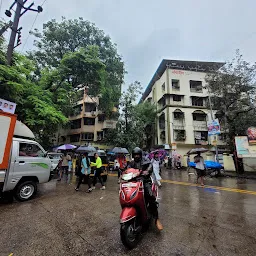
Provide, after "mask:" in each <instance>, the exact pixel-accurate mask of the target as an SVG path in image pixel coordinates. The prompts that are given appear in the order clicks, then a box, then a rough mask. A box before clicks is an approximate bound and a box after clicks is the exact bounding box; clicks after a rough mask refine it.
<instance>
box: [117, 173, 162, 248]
mask: <svg viewBox="0 0 256 256" xmlns="http://www.w3.org/2000/svg"><path fill="white" fill-rule="evenodd" d="M143 179H144V177H143V171H140V170H137V169H133V168H130V169H127V170H126V171H125V172H124V173H123V174H122V181H121V184H120V192H119V197H120V204H121V207H122V212H121V215H120V224H121V227H120V235H121V240H122V243H123V244H124V245H125V246H126V247H127V248H128V249H132V248H134V247H135V246H136V245H137V243H138V242H139V238H140V235H141V233H142V231H145V230H147V228H148V227H149V224H150V222H151V220H152V215H151V214H150V211H149V207H148V204H146V202H145V198H144V186H143ZM152 191H153V194H154V196H155V198H157V196H158V188H157V186H156V185H155V184H154V183H153V182H152Z"/></svg>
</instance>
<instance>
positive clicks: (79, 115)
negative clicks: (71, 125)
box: [68, 112, 83, 121]
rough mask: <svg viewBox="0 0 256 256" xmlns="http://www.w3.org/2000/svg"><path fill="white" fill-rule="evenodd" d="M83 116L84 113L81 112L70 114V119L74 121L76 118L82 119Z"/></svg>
mask: <svg viewBox="0 0 256 256" xmlns="http://www.w3.org/2000/svg"><path fill="white" fill-rule="evenodd" d="M82 117H83V114H82V112H81V113H80V114H75V115H72V116H69V117H68V119H69V120H70V121H72V120H76V119H81V118H82Z"/></svg>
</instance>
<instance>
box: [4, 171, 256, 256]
mask: <svg viewBox="0 0 256 256" xmlns="http://www.w3.org/2000/svg"><path fill="white" fill-rule="evenodd" d="M162 176H163V179H164V182H163V187H162V188H161V190H160V208H159V212H160V217H161V220H162V222H163V225H164V230H163V232H162V233H160V234H159V233H157V232H156V231H155V229H154V228H153V227H152V228H151V229H150V230H149V232H148V233H146V234H145V235H144V236H143V238H142V240H141V242H140V244H139V245H138V247H137V248H136V249H134V250H133V251H127V250H126V249H124V247H123V245H122V243H121V242H120V238H119V214H120V206H119V201H118V189H119V186H118V184H117V177H109V179H108V182H107V189H106V190H105V191H101V190H99V189H96V190H95V191H93V192H92V193H91V194H86V193H85V191H86V189H87V186H86V185H81V191H79V192H75V190H74V184H72V185H67V184H64V183H60V184H59V183H58V184H57V183H56V181H51V182H49V183H47V184H43V185H41V186H40V188H39V195H38V196H37V197H36V198H35V199H33V200H31V201H29V202H25V203H18V202H14V203H13V204H9V205H3V204H2V205H0V216H1V223H0V224H1V225H0V234H1V236H0V244H1V251H0V255H9V254H10V253H13V255H14V256H15V255H133V256H135V255H189V256H190V255H209V256H210V255H212V256H213V255H225V256H228V255H232V256H233V255H241V256H244V255H256V253H255V252H256V197H255V195H256V180H237V179H234V178H219V179H216V178H212V179H210V178H209V179H207V180H206V186H205V187H204V188H202V187H200V186H198V185H196V184H194V181H195V177H194V176H193V175H188V174H187V172H186V171H167V170H164V171H163V172H162ZM73 181H74V182H75V179H74V180H73Z"/></svg>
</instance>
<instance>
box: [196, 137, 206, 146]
mask: <svg viewBox="0 0 256 256" xmlns="http://www.w3.org/2000/svg"><path fill="white" fill-rule="evenodd" d="M195 145H208V140H198V139H196V138H195Z"/></svg>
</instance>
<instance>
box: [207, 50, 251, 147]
mask: <svg viewBox="0 0 256 256" xmlns="http://www.w3.org/2000/svg"><path fill="white" fill-rule="evenodd" d="M255 77H256V64H250V63H249V62H246V61H245V60H243V57H242V55H241V54H240V53H239V51H238V50H237V52H236V56H235V58H234V59H233V60H232V61H231V62H228V63H226V64H225V65H224V66H223V67H222V68H221V69H219V70H217V71H216V72H213V73H209V74H208V75H207V77H206V82H207V84H208V87H209V91H210V93H211V94H212V95H213V97H212V104H213V109H215V110H217V113H216V117H218V118H219V120H220V122H221V126H222V127H223V128H224V131H225V132H226V134H227V142H228V145H229V146H230V149H231V150H233V147H234V136H236V135H246V130H247V128H248V127H249V126H255V125H256V120H255V114H256V111H255V104H254V100H255Z"/></svg>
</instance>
